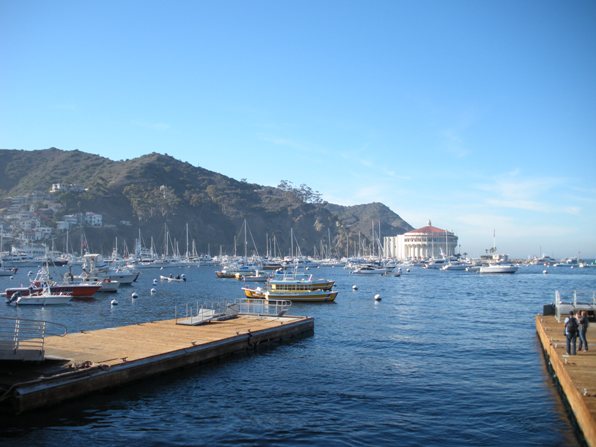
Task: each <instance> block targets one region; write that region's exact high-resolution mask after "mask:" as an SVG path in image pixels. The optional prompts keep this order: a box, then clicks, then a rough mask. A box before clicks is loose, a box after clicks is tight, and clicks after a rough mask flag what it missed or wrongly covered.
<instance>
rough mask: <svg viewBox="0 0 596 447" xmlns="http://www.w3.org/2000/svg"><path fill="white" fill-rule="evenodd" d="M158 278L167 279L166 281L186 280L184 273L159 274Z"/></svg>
mask: <svg viewBox="0 0 596 447" xmlns="http://www.w3.org/2000/svg"><path fill="white" fill-rule="evenodd" d="M159 280H160V281H167V282H184V281H186V276H185V275H184V274H182V275H176V276H174V275H168V276H166V275H159Z"/></svg>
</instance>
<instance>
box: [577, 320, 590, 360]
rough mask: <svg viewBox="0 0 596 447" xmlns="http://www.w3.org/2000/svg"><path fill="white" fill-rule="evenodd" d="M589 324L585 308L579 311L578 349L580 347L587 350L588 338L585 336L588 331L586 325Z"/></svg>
mask: <svg viewBox="0 0 596 447" xmlns="http://www.w3.org/2000/svg"><path fill="white" fill-rule="evenodd" d="M589 325H590V321H589V319H588V313H587V312H586V311H585V310H582V311H581V314H580V315H579V350H580V351H581V350H582V348H583V350H584V351H587V350H588V339H587V338H586V332H587V331H588V326H589Z"/></svg>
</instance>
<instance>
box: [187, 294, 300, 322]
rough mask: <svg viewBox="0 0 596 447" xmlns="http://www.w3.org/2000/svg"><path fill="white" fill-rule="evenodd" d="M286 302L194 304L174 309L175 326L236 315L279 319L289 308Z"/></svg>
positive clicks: (254, 301) (247, 300)
mask: <svg viewBox="0 0 596 447" xmlns="http://www.w3.org/2000/svg"><path fill="white" fill-rule="evenodd" d="M291 305H292V302H291V301H288V300H262V299H249V298H246V299H242V300H238V301H236V302H233V303H224V302H210V303H208V302H202V303H200V302H198V301H197V302H195V303H186V304H182V305H177V306H176V307H175V318H176V324H186V325H193V326H194V325H199V324H204V323H208V322H210V321H216V320H225V319H229V318H234V317H236V316H238V315H254V316H259V317H264V316H267V317H280V316H282V315H284V314H285V313H286V312H287V311H288V309H289V308H290V306H291Z"/></svg>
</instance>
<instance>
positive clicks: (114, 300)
mask: <svg viewBox="0 0 596 447" xmlns="http://www.w3.org/2000/svg"><path fill="white" fill-rule="evenodd" d="M110 304H111V305H112V306H117V305H118V300H117V299H116V298H114V299H113V300H112V301H110Z"/></svg>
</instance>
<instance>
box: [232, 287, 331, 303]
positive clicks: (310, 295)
mask: <svg viewBox="0 0 596 447" xmlns="http://www.w3.org/2000/svg"><path fill="white" fill-rule="evenodd" d="M242 290H244V295H246V297H247V298H257V299H266V300H268V301H281V300H284V301H295V302H304V303H324V302H332V301H335V297H336V296H337V291H335V290H333V291H326V290H303V291H300V292H299V291H296V292H285V293H284V292H271V291H267V290H260V289H249V288H246V287H244V288H242Z"/></svg>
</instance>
